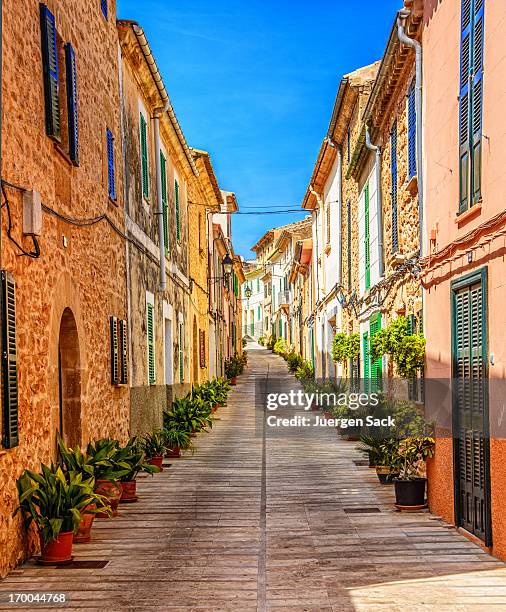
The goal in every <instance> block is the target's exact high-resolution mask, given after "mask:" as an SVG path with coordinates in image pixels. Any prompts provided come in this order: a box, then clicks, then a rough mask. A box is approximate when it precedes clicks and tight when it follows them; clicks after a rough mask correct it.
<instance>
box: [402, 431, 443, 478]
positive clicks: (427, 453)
mask: <svg viewBox="0 0 506 612" xmlns="http://www.w3.org/2000/svg"><path fill="white" fill-rule="evenodd" d="M435 445H436V441H435V440H434V438H431V437H429V436H418V437H408V438H405V439H404V440H402V441H401V442H400V443H399V445H398V448H397V455H398V458H399V465H400V475H399V478H400V480H414V479H416V478H420V477H421V469H420V467H421V464H422V463H423V462H424V461H426V460H427V459H429V458H430V457H433V456H434V448H435Z"/></svg>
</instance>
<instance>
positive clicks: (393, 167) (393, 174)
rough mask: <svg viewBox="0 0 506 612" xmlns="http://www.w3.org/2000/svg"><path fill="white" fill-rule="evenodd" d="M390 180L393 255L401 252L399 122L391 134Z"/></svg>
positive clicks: (393, 127)
mask: <svg viewBox="0 0 506 612" xmlns="http://www.w3.org/2000/svg"><path fill="white" fill-rule="evenodd" d="M390 155H391V159H390V179H391V182H392V189H391V196H392V253H397V251H398V250H399V221H398V213H397V121H395V123H394V124H393V126H392V131H391V132H390Z"/></svg>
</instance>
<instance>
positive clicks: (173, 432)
mask: <svg viewBox="0 0 506 612" xmlns="http://www.w3.org/2000/svg"><path fill="white" fill-rule="evenodd" d="M163 435H164V438H165V444H166V447H167V449H170V450H173V449H175V448H179V449H181V450H191V449H192V442H191V437H190V434H189V433H188V432H187V431H181V430H179V429H164V430H163Z"/></svg>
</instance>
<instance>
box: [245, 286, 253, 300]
mask: <svg viewBox="0 0 506 612" xmlns="http://www.w3.org/2000/svg"><path fill="white" fill-rule="evenodd" d="M244 297H245V298H246V299H247V300H249V299H250V297H251V288H250V287H246V289H245V290H244Z"/></svg>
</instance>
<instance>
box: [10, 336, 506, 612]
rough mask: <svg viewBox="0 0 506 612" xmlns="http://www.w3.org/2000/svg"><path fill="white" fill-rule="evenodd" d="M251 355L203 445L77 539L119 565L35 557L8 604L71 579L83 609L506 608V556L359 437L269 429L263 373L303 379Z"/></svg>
mask: <svg viewBox="0 0 506 612" xmlns="http://www.w3.org/2000/svg"><path fill="white" fill-rule="evenodd" d="M249 355H250V365H249V366H248V368H247V370H246V372H245V373H244V374H243V376H241V377H240V379H239V384H238V386H237V387H235V388H234V390H233V392H232V393H231V395H230V397H229V402H228V406H226V407H224V408H222V409H220V411H219V413H218V417H219V420H217V421H216V423H215V426H214V428H213V430H212V431H211V432H210V433H209V434H201V435H199V437H198V438H197V441H196V452H195V454H193V455H188V456H186V457H184V458H182V459H179V460H173V462H172V465H171V467H169V468H168V469H166V470H165V471H164V472H163V473H162V474H158V475H156V476H154V477H153V478H149V477H148V478H144V479H141V480H140V481H139V486H138V489H139V494H140V501H139V502H138V503H136V504H132V505H128V506H126V505H125V506H121V507H120V509H121V514H120V516H119V517H118V518H116V519H113V520H97V521H96V522H95V523H96V526H95V527H94V529H93V533H92V543H90V544H82V545H75V551H74V552H75V559H76V560H77V561H83V560H88V561H108V563H107V564H106V565H105V567H103V568H95V569H94V568H88V569H84V568H82V567H81V568H80V567H69V568H60V569H56V568H50V567H49V568H47V567H46V568H42V567H39V566H36V565H35V564H34V563H33V562H28V563H26V564H25V565H24V566H22V567H20V568H19V569H17V570H15V571H13V572H11V574H10V575H9V576H8V577H7V578H6V579H5V580H4V581H3V582H1V583H0V596H1V599H0V601H1V603H0V610H12V609H15V608H16V607H18V608H19V607H20V606H14V605H11V606H7V605H6V603H5V602H6V595H7V594H8V593H20V592H58V593H60V592H64V593H66V597H67V604H66V605H65V609H79V610H82V609H87V610H104V609H105V610H128V609H131V610H144V609H149V610H216V611H218V610H219V611H222V610H234V611H237V612H243V611H244V612H245V611H248V610H259V611H263V610H276V611H281V610H287V611H288V610H289V611H294V612H295V611H301V612H302V611H320V610H321V611H348V610H350V611H352V610H353V611H360V612H361V611H369V610H371V611H372V610H384V611H388V612H394V611H400V610H409V611H413V610H414V611H418V610H420V611H422V610H423V611H427V610H434V611H435V610H438V611H439V610H455V611H464V610H475V611H478V610H480V611H482V610H506V565H505V564H503V563H501V562H499V561H498V560H496V559H494V558H492V557H490V556H489V555H487V554H486V553H485V552H483V551H482V550H481V549H480V548H479V547H477V546H476V545H474V544H473V543H471V542H469V541H468V540H467V539H465V538H464V537H463V536H461V535H459V534H458V533H457V532H456V531H455V529H453V528H451V527H449V526H447V525H445V524H444V523H443V522H442V521H440V520H439V519H437V518H435V517H433V516H431V515H430V514H429V513H426V512H420V513H410V514H405V513H397V512H394V511H393V509H392V499H393V491H392V487H389V486H386V487H385V486H381V485H380V484H379V483H378V481H377V478H376V475H375V474H374V472H373V471H371V470H369V469H368V468H367V467H364V466H363V465H360V463H361V461H360V459H362V457H361V456H360V454H359V453H358V451H357V450H356V448H355V447H356V443H353V442H348V441H344V440H341V439H339V438H338V437H337V435H336V432H335V430H333V429H330V430H328V431H324V432H322V431H321V430H320V431H316V430H315V431H313V430H312V429H311V428H309V429H304V428H301V429H298V430H297V431H296V433H295V434H293V435H279V436H277V437H272V436H271V435H269V432H268V431H266V429H267V428H264V423H265V419H264V408H263V404H264V402H261V401H257V406H256V408H255V395H256V396H257V398H258V395H259V394H258V385H256V382H258V381H259V380H264V381H265V380H267V389H269V390H270V389H271V388H272V387H274V386H276V387H283V386H284V381H286V386H287V387H288V385H289V384H291V379H290V376H289V374H288V373H287V370H286V365H285V363H284V361H282V360H281V359H280V358H279V357H276V356H274V355H272V354H271V353H270V352H268V351H266V350H265V349H260V348H259V347H256V346H255V347H251V350H250V352H249ZM269 381H271V382H269ZM276 381H278V383H280V384H275V383H276ZM256 391H257V392H256ZM357 463H358V464H359V465H357ZM2 606H3V607H2ZM30 608H31V609H33V610H35V609H37V610H38V609H44V607H43V606H42V605H37V606H35V605H32V606H30ZM52 609H54V607H53V608H52Z"/></svg>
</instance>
